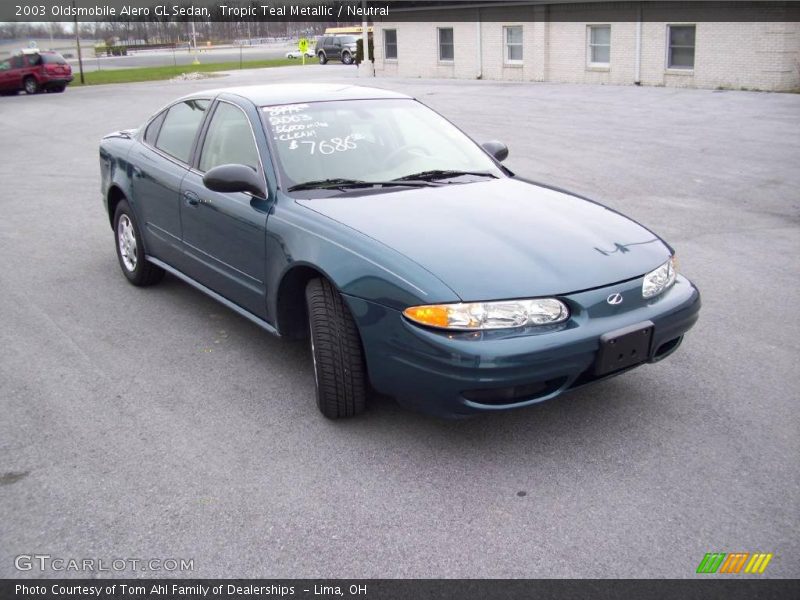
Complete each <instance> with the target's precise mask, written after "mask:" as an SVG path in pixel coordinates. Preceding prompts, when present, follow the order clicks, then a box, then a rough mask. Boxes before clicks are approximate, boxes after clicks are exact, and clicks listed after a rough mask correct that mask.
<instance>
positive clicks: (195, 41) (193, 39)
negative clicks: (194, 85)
mask: <svg viewBox="0 0 800 600" xmlns="http://www.w3.org/2000/svg"><path fill="white" fill-rule="evenodd" d="M192 46H194V60H193V61H192V64H193V65H199V64H200V61H199V60H198V59H197V32H196V31H195V29H194V20H192Z"/></svg>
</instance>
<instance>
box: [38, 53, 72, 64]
mask: <svg viewBox="0 0 800 600" xmlns="http://www.w3.org/2000/svg"><path fill="white" fill-rule="evenodd" d="M41 56H42V60H43V61H44V64H46V65H65V64H67V61H66V60H64V57H63V56H61V55H60V54H42V55H41Z"/></svg>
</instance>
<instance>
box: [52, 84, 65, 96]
mask: <svg viewBox="0 0 800 600" xmlns="http://www.w3.org/2000/svg"><path fill="white" fill-rule="evenodd" d="M65 89H67V86H65V85H57V86H55V87H54V88H53V91H54V92H55V93H56V94H60V93H61V92H63V91H64V90H65Z"/></svg>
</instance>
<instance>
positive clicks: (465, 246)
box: [297, 178, 670, 301]
mask: <svg viewBox="0 0 800 600" xmlns="http://www.w3.org/2000/svg"><path fill="white" fill-rule="evenodd" d="M297 202H298V203H299V204H301V205H303V206H305V207H307V208H309V209H311V210H314V211H316V212H318V213H321V214H323V215H325V216H326V217H329V218H331V219H334V220H336V221H338V222H340V223H342V224H344V225H347V226H348V227H351V228H352V229H355V230H358V231H360V232H361V233H363V234H365V235H367V236H369V237H371V238H373V239H375V240H377V241H378V242H381V243H382V244H384V245H386V246H388V247H390V248H392V249H394V250H395V251H397V252H399V253H401V254H403V255H405V256H407V257H408V258H410V259H411V260H413V261H415V262H416V263H417V264H419V265H420V266H422V267H423V268H425V269H427V270H428V271H430V272H431V273H432V274H433V275H435V276H436V277H438V278H439V279H441V281H442V282H443V283H445V284H446V285H447V286H449V287H450V288H451V289H452V290H453V291H454V292H455V293H456V294H457V295H458V296H459V297H460V298H461V299H462V300H464V301H475V300H493V299H506V298H524V297H534V296H549V295H559V294H567V293H570V292H575V291H580V290H586V289H591V288H596V287H601V286H604V285H609V284H612V283H616V282H619V281H624V280H627V279H633V278H635V277H639V276H641V275H643V274H645V273H647V272H648V271H650V270H652V269H654V268H656V267H657V266H659V265H660V264H662V263H663V262H664V261H665V260H667V258H668V257H669V255H670V249H669V248H668V247H667V245H666V244H665V243H664V242H663V241H662V240H661V239H660V238H658V237H657V236H656V235H655V234H653V233H652V232H651V231H649V230H647V229H645V228H644V227H642V226H641V225H639V224H638V223H636V222H634V221H632V220H630V219H628V218H627V217H624V216H622V215H621V214H619V213H617V212H615V211H613V210H611V209H609V208H606V207H604V206H602V205H600V204H597V203H594V202H591V201H589V200H584V199H581V198H578V197H576V196H572V195H570V194H567V193H564V192H559V191H556V190H552V189H549V188H545V187H540V186H537V185H533V184H530V183H527V182H524V181H520V180H518V179H511V178H504V179H496V180H491V181H481V182H476V183H467V184H455V183H454V184H451V185H444V186H441V187H436V188H430V187H429V188H414V189H406V190H402V191H397V192H384V193H378V194H369V195H354V194H345V195H342V196H334V197H330V198H316V199H309V200H298V201H297Z"/></svg>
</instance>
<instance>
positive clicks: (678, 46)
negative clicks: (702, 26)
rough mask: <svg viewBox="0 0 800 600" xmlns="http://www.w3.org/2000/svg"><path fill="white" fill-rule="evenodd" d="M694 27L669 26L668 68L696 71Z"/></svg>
mask: <svg viewBox="0 0 800 600" xmlns="http://www.w3.org/2000/svg"><path fill="white" fill-rule="evenodd" d="M694 34H695V26H694V25H668V26H667V38H668V39H669V48H668V49H667V68H669V69H694Z"/></svg>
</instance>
